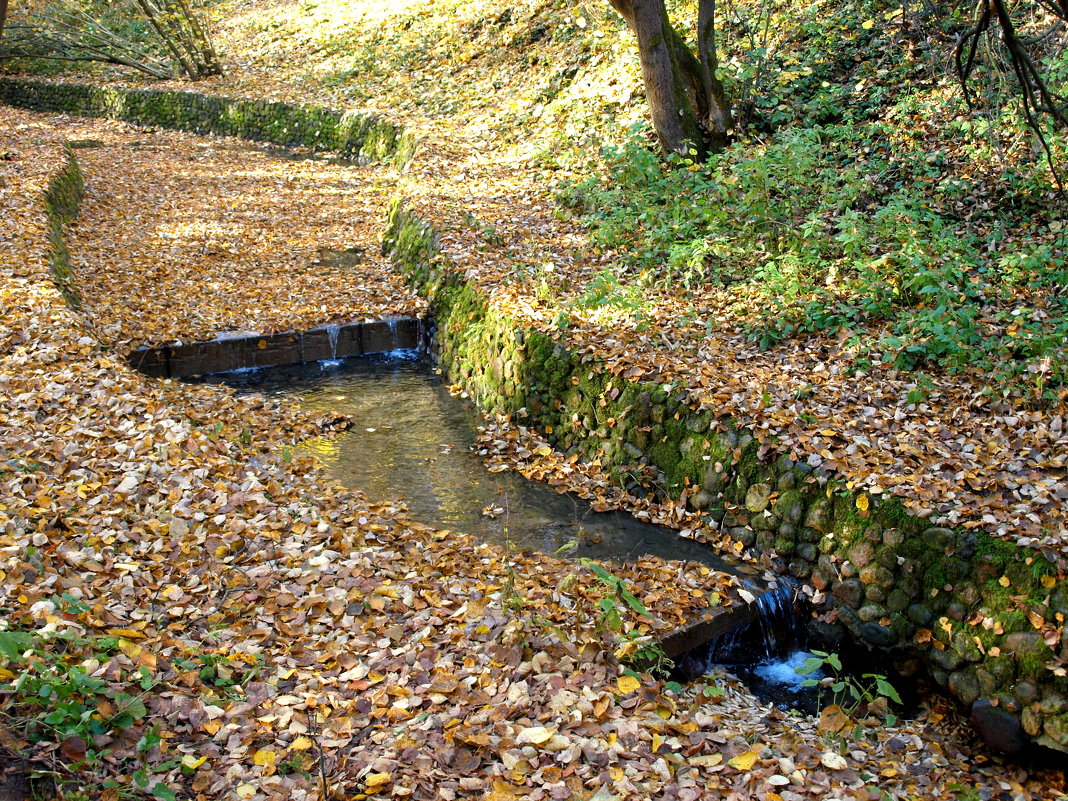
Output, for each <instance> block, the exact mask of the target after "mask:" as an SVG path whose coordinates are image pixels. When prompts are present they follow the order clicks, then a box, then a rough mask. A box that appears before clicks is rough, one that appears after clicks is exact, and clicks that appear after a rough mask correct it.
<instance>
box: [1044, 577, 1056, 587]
mask: <svg viewBox="0 0 1068 801" xmlns="http://www.w3.org/2000/svg"><path fill="white" fill-rule="evenodd" d="M1056 583H1057V579H1055V578H1054V577H1053V576H1043V577H1042V586H1043V587H1045V588H1046V589H1047V590H1049V589H1052V588H1053V585H1054V584H1056Z"/></svg>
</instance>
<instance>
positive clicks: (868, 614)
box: [857, 604, 886, 623]
mask: <svg viewBox="0 0 1068 801" xmlns="http://www.w3.org/2000/svg"><path fill="white" fill-rule="evenodd" d="M857 617H859V618H860V619H861V620H863V621H864V622H865V623H869V622H871V621H872V620H881V619H882V618H884V617H886V607H885V606H881V605H880V604H865V605H864V606H862V607H861V608H860V609H859V610H857Z"/></svg>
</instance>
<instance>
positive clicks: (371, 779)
mask: <svg viewBox="0 0 1068 801" xmlns="http://www.w3.org/2000/svg"><path fill="white" fill-rule="evenodd" d="M391 781H393V774H392V773H369V774H367V778H366V779H364V780H363V783H364V786H366V787H367V789H368V790H371V789H374V788H375V787H383V786H385V785H387V784H389V783H390V782H391Z"/></svg>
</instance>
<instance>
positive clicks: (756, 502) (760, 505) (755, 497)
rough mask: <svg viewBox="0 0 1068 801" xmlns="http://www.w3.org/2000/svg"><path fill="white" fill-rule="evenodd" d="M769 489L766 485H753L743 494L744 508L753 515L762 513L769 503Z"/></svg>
mask: <svg viewBox="0 0 1068 801" xmlns="http://www.w3.org/2000/svg"><path fill="white" fill-rule="evenodd" d="M770 498H771V487H769V486H768V485H767V484H754V485H753V486H751V487H750V488H749V489H748V490H747V491H746V493H745V508H746V509H748V510H749V511H750V512H752V513H753V514H758V513H760V512H763V511H764V510H765V509H767V508H768V505H769V504H770V503H771V500H770Z"/></svg>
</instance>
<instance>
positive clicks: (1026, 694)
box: [1013, 681, 1039, 705]
mask: <svg viewBox="0 0 1068 801" xmlns="http://www.w3.org/2000/svg"><path fill="white" fill-rule="evenodd" d="M1013 695H1014V696H1015V698H1016V700H1017V701H1019V702H1020V703H1021V704H1023V705H1027V704H1030V703H1033V702H1035V701H1037V700H1038V698H1039V693H1038V687H1036V686H1035V685H1034V684H1033V683H1032V682H1029V681H1021V682H1019V683H1018V684H1017V685H1016V686H1015V687H1014V688H1013Z"/></svg>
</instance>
